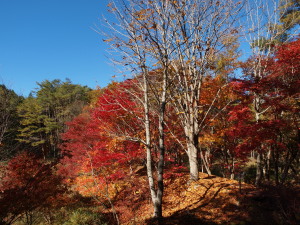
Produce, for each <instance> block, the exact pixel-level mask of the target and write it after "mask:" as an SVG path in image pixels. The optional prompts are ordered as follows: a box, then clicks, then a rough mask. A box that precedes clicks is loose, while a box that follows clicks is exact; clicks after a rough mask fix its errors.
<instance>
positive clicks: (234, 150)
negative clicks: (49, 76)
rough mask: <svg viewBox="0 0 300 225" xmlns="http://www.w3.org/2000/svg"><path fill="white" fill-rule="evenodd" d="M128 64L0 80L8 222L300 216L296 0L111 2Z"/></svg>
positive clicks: (119, 52) (1, 183)
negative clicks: (98, 76)
mask: <svg viewBox="0 0 300 225" xmlns="http://www.w3.org/2000/svg"><path fill="white" fill-rule="evenodd" d="M107 8H108V11H109V12H110V13H111V15H112V17H111V18H110V19H104V21H103V27H102V28H101V29H100V30H99V34H100V37H99V38H101V39H102V40H103V41H104V42H105V43H106V44H107V46H108V51H109V52H110V55H111V60H112V62H113V63H114V64H115V66H116V67H118V68H119V69H120V71H121V72H120V74H118V75H116V77H115V80H114V81H112V82H111V83H110V84H108V85H107V86H106V87H98V88H96V89H91V88H89V87H87V86H82V85H80V84H73V83H72V81H71V80H70V79H68V78H66V79H65V80H59V79H55V80H44V81H42V82H40V83H37V88H36V90H33V91H32V92H31V94H30V95H29V96H28V97H23V96H19V95H17V94H16V93H15V92H14V91H13V90H11V89H10V88H9V87H7V86H5V85H4V84H2V85H0V224H3V225H9V224H16V225H21V224H28V225H29V224H30V225H33V224H57V225H60V224H63V225H72V224H74V225H75V224H82V225H83V224H211V225H213V224H298V223H299V221H300V217H299V215H300V211H299V204H300V198H299V197H300V186H299V179H300V176H299V169H300V164H299V162H300V155H299V154H300V152H299V147H300V123H299V119H300V117H299V115H300V114H299V111H300V102H299V98H300V92H299V87H300V79H299V78H300V36H299V30H298V29H299V23H300V1H299V0H270V1H260V0H256V1H248V0H242V1H236V0H182V1H169V0H143V1H141V0H126V1H112V2H111V3H110V4H109V5H108V6H107Z"/></svg>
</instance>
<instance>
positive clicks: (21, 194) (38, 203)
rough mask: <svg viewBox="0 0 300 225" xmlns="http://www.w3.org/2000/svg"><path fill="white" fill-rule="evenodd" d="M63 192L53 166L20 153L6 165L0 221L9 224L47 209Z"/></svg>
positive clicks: (0, 191) (0, 200)
mask: <svg viewBox="0 0 300 225" xmlns="http://www.w3.org/2000/svg"><path fill="white" fill-rule="evenodd" d="M64 192H65V188H64V187H63V186H62V185H61V178H60V177H59V176H57V175H56V174H55V171H54V168H53V165H51V164H47V163H44V162H43V161H42V160H40V159H38V158H37V157H36V156H34V155H32V154H29V153H26V152H23V153H21V154H19V155H17V156H16V157H15V158H13V159H11V160H10V161H9V163H8V165H7V166H6V168H5V173H4V176H3V179H2V181H1V183H0V208H1V209H0V221H1V219H2V220H3V221H6V222H8V223H9V222H11V221H13V220H14V219H16V218H17V217H19V216H21V215H22V214H23V213H25V212H30V211H32V210H34V209H37V208H42V207H50V206H51V205H52V203H53V200H55V198H56V197H58V195H60V194H62V193H64Z"/></svg>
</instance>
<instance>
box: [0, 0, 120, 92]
mask: <svg viewBox="0 0 300 225" xmlns="http://www.w3.org/2000/svg"><path fill="white" fill-rule="evenodd" d="M107 2H108V1H107V0H0V83H4V84H5V85H6V86H7V87H8V88H10V89H13V90H15V92H16V93H17V94H21V95H24V96H27V95H28V94H29V92H30V91H31V90H34V88H36V87H37V85H36V82H41V81H43V80H45V79H48V80H53V79H56V78H57V79H61V80H64V79H65V78H66V77H68V78H70V79H71V80H72V82H73V83H76V84H81V85H88V86H89V87H91V88H95V87H96V86H97V85H99V86H101V87H104V86H106V85H107V84H108V83H109V82H110V81H111V80H112V76H114V75H115V71H114V68H113V66H111V65H110V64H109V59H108V58H107V55H108V54H107V52H106V50H107V48H108V47H107V45H106V44H105V43H103V42H102V38H103V37H101V36H100V35H99V34H97V33H96V32H95V31H94V30H93V28H95V27H96V26H100V25H101V18H102V15H106V16H107V14H108V13H107V7H106V5H107Z"/></svg>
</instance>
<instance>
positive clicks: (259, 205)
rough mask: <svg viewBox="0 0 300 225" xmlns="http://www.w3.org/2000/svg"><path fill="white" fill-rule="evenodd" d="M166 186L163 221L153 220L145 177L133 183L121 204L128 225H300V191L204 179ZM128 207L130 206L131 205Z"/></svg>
mask: <svg viewBox="0 0 300 225" xmlns="http://www.w3.org/2000/svg"><path fill="white" fill-rule="evenodd" d="M188 178H189V177H188V175H187V174H184V175H182V176H178V177H173V178H170V179H167V180H166V183H165V193H164V208H163V216H164V219H163V221H153V220H151V214H152V207H151V200H150V197H149V192H148V189H147V188H146V187H147V181H146V178H145V177H144V176H141V177H139V178H135V179H134V180H132V184H131V185H130V186H128V187H127V188H126V189H124V190H123V191H121V192H120V193H119V195H118V199H117V201H116V204H115V206H116V209H117V211H118V212H119V217H120V222H121V223H122V224H211V225H213V224H299V219H300V218H299V215H300V211H299V209H298V208H299V207H298V206H299V203H300V202H299V197H300V196H299V189H297V188H295V187H293V188H289V187H271V188H270V187H265V188H260V189H257V188H256V187H255V186H253V185H250V184H246V183H241V186H240V184H239V182H238V181H235V180H229V179H225V178H221V177H217V176H208V175H207V174H204V173H200V179H199V180H198V181H195V182H191V183H189V182H188ZM125 202H126V203H125Z"/></svg>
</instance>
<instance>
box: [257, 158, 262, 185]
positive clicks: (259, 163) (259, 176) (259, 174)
mask: <svg viewBox="0 0 300 225" xmlns="http://www.w3.org/2000/svg"><path fill="white" fill-rule="evenodd" d="M262 176H263V171H262V155H261V153H257V158H256V178H255V185H256V186H260V185H261V181H262Z"/></svg>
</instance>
